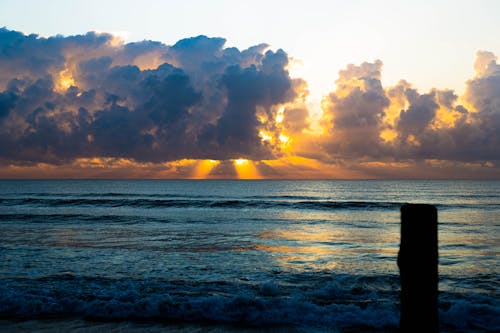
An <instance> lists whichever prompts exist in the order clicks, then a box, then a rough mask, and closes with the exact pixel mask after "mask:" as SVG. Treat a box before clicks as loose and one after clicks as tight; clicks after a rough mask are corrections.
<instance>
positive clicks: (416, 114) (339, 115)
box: [318, 51, 500, 167]
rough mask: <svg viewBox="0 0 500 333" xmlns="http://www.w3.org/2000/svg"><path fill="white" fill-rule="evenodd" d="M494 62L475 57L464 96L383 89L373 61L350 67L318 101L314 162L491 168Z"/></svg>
mask: <svg viewBox="0 0 500 333" xmlns="http://www.w3.org/2000/svg"><path fill="white" fill-rule="evenodd" d="M496 59H497V58H496V56H495V55H494V54H492V53H491V52H485V51H480V52H478V53H477V60H476V62H475V65H474V68H475V70H476V76H475V77H474V78H472V79H470V80H469V81H468V82H467V89H466V92H465V94H464V96H458V95H456V94H455V92H453V91H451V90H439V89H432V90H431V91H429V92H427V93H420V92H419V91H418V90H417V89H415V88H412V86H411V84H409V83H408V82H406V81H404V80H402V81H400V82H399V83H398V84H397V85H396V86H394V87H388V88H385V87H382V84H381V80H380V79H381V66H382V63H381V62H380V61H375V62H374V63H363V64H361V65H360V66H355V65H349V66H348V67H347V69H345V70H342V71H340V72H339V79H338V80H337V81H336V83H337V88H336V90H335V91H333V92H331V93H330V94H329V96H328V97H327V98H326V99H325V103H324V107H323V111H324V114H323V126H324V129H325V132H326V135H324V136H322V137H321V138H320V141H321V142H322V149H321V152H320V154H318V156H320V158H321V159H323V160H325V161H343V163H350V164H351V165H353V164H355V163H365V162H369V161H382V162H384V161H385V162H387V163H389V162H391V161H414V162H417V161H421V162H425V161H450V162H453V161H455V162H461V163H475V164H474V165H475V166H476V167H477V163H479V164H481V163H482V164H483V165H485V166H488V167H491V166H492V165H497V166H498V165H499V163H500V151H499V150H498V146H499V145H500V65H498V64H497V63H496ZM429 163H430V162H429ZM434 164H435V165H436V163H434ZM445 164H446V163H443V164H442V165H445ZM446 165H447V166H450V165H452V163H447V164H446Z"/></svg>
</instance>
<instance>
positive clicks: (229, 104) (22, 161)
mask: <svg viewBox="0 0 500 333" xmlns="http://www.w3.org/2000/svg"><path fill="white" fill-rule="evenodd" d="M257 1H259V0H257ZM355 3H357V2H355ZM376 3H377V2H368V1H361V2H360V3H359V4H354V3H352V4H351V3H349V4H345V3H343V6H344V7H345V8H344V7H343V8H344V10H346V11H347V12H349V13H351V16H353V17H359V18H360V21H359V22H357V23H356V24H354V23H353V22H351V21H345V19H344V18H343V17H336V20H337V21H338V22H339V23H338V24H341V23H340V22H342V24H343V26H344V27H347V28H348V30H345V29H343V31H349V33H348V34H347V35H349V36H340V35H341V34H338V33H337V30H336V29H337V26H331V25H330V23H328V22H333V21H332V20H330V19H329V18H326V17H323V15H325V13H331V15H334V13H336V12H337V10H333V7H335V6H336V5H338V4H339V3H338V2H336V1H333V2H332V3H331V4H330V2H328V5H327V4H326V3H321V6H319V7H325V8H323V10H320V11H317V10H316V9H315V8H309V9H307V10H305V11H306V12H308V11H312V12H314V13H315V14H314V15H313V16H308V15H302V14H303V13H302V12H296V10H297V9H296V8H295V7H296V6H287V8H286V9H285V8H280V10H284V11H285V12H287V11H290V14H291V15H292V17H293V15H298V14H300V17H301V19H303V20H305V21H307V20H311V18H312V17H318V19H315V20H313V21H311V22H314V23H318V27H315V24H310V25H308V24H303V26H304V27H303V29H305V30H304V31H295V30H294V29H297V28H296V27H295V25H294V26H289V27H288V28H287V29H288V30H289V29H292V28H293V29H292V30H293V31H295V32H296V39H295V40H294V41H293V43H291V41H290V40H289V36H291V35H293V33H291V31H288V30H287V34H286V36H285V35H283V36H281V37H279V38H278V39H276V40H271V41H266V40H260V39H259V40H255V41H252V42H251V43H250V44H248V45H246V44H245V43H243V44H242V45H244V46H243V47H242V46H241V44H238V45H240V46H239V47H235V46H234V43H237V42H238V41H239V39H238V38H239V37H240V36H239V35H232V34H231V31H228V30H226V31H222V30H221V31H220V32H219V31H216V32H211V33H209V32H210V31H207V35H208V36H207V35H202V34H200V32H203V31H202V30H199V31H198V30H197V33H196V34H195V33H193V34H192V36H193V37H189V36H182V37H179V38H178V39H172V38H174V37H175V36H177V35H175V34H172V35H168V34H166V35H165V36H164V37H162V38H159V39H151V40H149V39H148V37H147V36H149V35H144V36H139V37H138V36H137V35H136V34H137V32H136V31H135V30H134V29H131V28H132V26H130V29H129V28H127V27H122V26H114V27H112V28H111V29H109V30H103V29H101V28H102V27H94V28H92V29H88V30H87V31H88V32H87V31H79V32H77V33H73V34H72V33H69V32H66V30H64V29H63V28H64V26H63V25H61V26H60V28H61V29H63V30H62V31H61V33H56V34H54V36H52V35H50V34H46V33H42V34H41V35H36V34H30V33H27V32H21V31H16V30H15V27H14V28H11V27H5V28H2V29H0V40H1V41H2V43H4V44H2V46H0V48H2V49H5V50H4V53H2V54H4V55H5V56H4V57H2V58H1V59H0V68H1V69H2V70H1V72H0V142H2V144H1V145H0V177H3V178H12V177H20V178H24V177H35V178H46V177H56V178H57V177H65V178H71V177H76V178H80V177H81V178H87V177H90V178H93V177H97V178H106V177H109V178H114V177H118V178H120V177H126V178H169V179H170V178H182V179H184V178H187V179H206V178H208V179H215V178H221V179H224V178H228V179H235V178H237V179H269V178H278V179H286V178H290V179H297V178H306V179H310V178H406V177H410V178H414V177H416V178H427V177H431V178H447V177H450V176H452V177H459V178H498V177H500V164H499V163H500V155H499V153H498V146H499V145H500V135H499V133H500V130H499V128H500V124H499V122H498V114H500V107H499V105H500V101H499V96H500V94H499V86H498V82H499V77H500V64H499V62H498V54H500V49H498V47H495V45H497V44H494V43H493V44H492V43H491V38H489V37H488V36H485V35H486V34H478V33H476V35H475V40H477V43H474V45H475V46H474V48H472V46H470V47H467V48H464V47H462V48H457V50H456V51H454V52H453V54H452V55H450V54H448V53H446V52H447V50H443V49H439V50H436V51H433V52H431V53H430V54H428V53H427V52H428V51H429V50H432V49H433V48H432V47H431V46H432V45H431V44H429V43H431V41H426V40H422V39H418V38H417V39H415V40H414V41H413V42H414V43H417V44H418V45H420V47H418V48H417V49H418V50H419V52H421V54H418V52H416V51H415V50H413V51H414V52H413V53H409V52H408V51H407V50H410V49H411V47H413V46H410V45H407V44H405V43H407V40H408V38H407V36H408V35H411V36H414V37H415V36H417V35H418V36H420V35H419V34H417V35H416V34H415V33H416V31H414V28H412V27H410V26H404V24H400V25H399V26H400V28H398V29H397V30H398V31H393V30H394V29H392V30H391V29H389V30H390V31H389V30H388V27H386V26H385V25H382V24H380V22H382V21H383V22H392V21H397V22H400V23H405V22H406V21H409V22H420V21H421V20H417V18H419V17H420V15H424V13H426V15H425V17H426V19H429V20H430V22H433V23H434V24H435V25H436V26H437V27H440V28H441V29H448V26H447V25H445V26H442V24H443V22H442V17H439V20H437V19H438V18H437V17H434V16H433V14H432V15H431V14H429V13H431V12H433V11H428V10H423V9H425V8H427V9H429V8H428V4H421V5H414V6H413V5H412V6H411V7H412V8H413V9H414V11H406V10H403V11H402V12H404V13H406V14H407V15H406V16H405V17H406V18H405V21H404V22H403V21H401V18H400V15H397V14H398V13H401V12H400V10H402V8H400V7H401V6H402V5H401V4H400V3H399V2H398V3H396V2H394V3H393V5H394V6H388V7H387V8H391V10H390V11H387V12H384V13H380V11H379V10H378V9H379V8H378V7H377V5H376ZM32 5H33V6H35V7H36V6H38V4H37V3H36V2H33V4H32ZM59 5H60V6H62V7H63V6H66V5H65V4H64V5H63V4H62V3H61V4H59ZM219 5H220V4H211V5H210V6H219ZM266 5H267V6H271V7H272V6H277V4H275V3H272V4H266ZM316 5H318V4H316ZM2 6H4V7H5V12H8V10H9V8H11V7H9V6H13V7H12V8H14V7H16V6H18V4H17V3H11V4H10V5H9V6H7V5H4V4H0V7H2ZM103 6H107V5H103ZM155 6H156V4H155ZM158 6H160V5H159V4H158ZM161 6H163V5H161ZM201 6H202V7H203V8H205V10H206V11H207V12H209V11H210V6H209V5H208V4H205V3H203V4H202V5H201ZM332 6H333V7H332ZM453 6H457V8H458V7H461V6H466V5H465V4H463V3H460V4H458V3H457V2H454V3H453ZM453 6H445V7H443V8H446V10H448V9H449V10H458V9H456V8H454V7H453ZM62 7H61V8H62ZM319 7H318V8H319ZM327 7H328V8H330V9H331V10H328V8H327ZM403 7H404V6H403ZM452 7H453V8H452ZM466 7H467V8H468V10H467V11H466V12H468V13H473V12H474V11H478V10H479V9H478V7H481V6H472V7H470V6H469V5H467V6H466ZM398 8H399V9H398ZM247 10H248V11H252V10H253V9H251V8H247ZM421 10H423V11H421ZM443 10H444V9H443ZM375 12H376V13H379V15H388V17H386V18H385V19H384V20H374V15H368V13H375ZM489 12H494V10H491V11H489ZM30 13H31V11H30ZM410 13H411V15H410ZM184 14H186V13H184ZM192 14H193V15H197V14H196V13H192ZM234 14H235V13H233V15H234ZM259 15H264V16H266V15H270V13H267V12H266V13H260V14H259ZM136 16H137V18H138V17H139V16H140V15H136ZM389 17H390V19H389ZM319 18H321V19H319ZM361 18H363V19H361ZM109 19H110V20H111V19H112V18H109ZM228 19H232V18H230V17H224V18H221V20H228ZM470 19H471V20H475V19H476V18H474V17H471V18H470ZM433 20H435V21H433ZM485 20H486V21H485ZM485 20H479V21H476V24H480V22H483V21H484V22H489V21H488V20H489V19H485ZM129 21H131V20H129ZM188 21H189V22H195V21H193V20H188ZM337 21H335V22H337ZM269 22H273V20H269ZM361 22H363V23H361ZM369 22H371V23H370V24H369ZM132 23H133V22H130V24H132ZM456 23H457V22H454V21H453V22H451V23H450V24H456ZM490 23H491V24H497V20H495V21H491V22H490ZM151 24H153V22H151ZM165 24H168V22H166V23H165ZM193 24H194V23H193ZM485 24H486V23H485ZM210 26H211V25H210ZM309 26H310V27H309ZM368 26H369V27H370V29H369V31H367V30H366V27H368ZM133 27H134V28H136V29H138V30H139V31H142V30H141V29H139V27H138V26H137V25H134V26H133ZM274 27H275V28H281V27H277V26H274ZM320 27H321V29H320ZM454 27H455V29H459V28H460V29H465V28H464V27H463V25H460V26H454ZM171 28H172V27H171ZM185 28H186V27H185ZM219 28H220V27H219ZM253 28H255V29H260V27H255V26H253ZM234 29H239V26H234ZM322 29H323V30H322ZM426 29H427V28H426ZM469 29H472V30H474V29H476V28H475V27H469ZM174 30H175V29H174ZM272 30H273V29H266V31H267V32H269V31H272ZM399 30H401V31H407V32H408V34H404V33H402V32H401V33H402V35H401V36H400V35H399V34H400V32H399ZM483 30H484V31H491V30H492V29H490V28H488V29H480V31H483ZM107 31H109V32H107ZM322 31H323V32H322ZM443 31H444V30H443ZM446 31H448V30H446ZM474 31H475V30H474ZM326 32H328V33H327V35H324V34H325V33H326ZM389 32H390V34H389ZM410 32H411V34H410ZM452 32H453V33H455V32H454V31H448V33H452ZM183 33H184V32H183ZM225 33H228V34H229V35H230V37H228V39H226V38H225V36H224V35H225ZM240 33H241V31H240ZM252 35H253V36H258V35H255V34H252ZM215 36H220V37H215ZM241 36H243V34H241ZM266 36H267V35H266V34H264V35H263V37H264V38H265V37H266ZM269 36H272V35H269ZM321 36H323V37H321ZM326 36H328V40H330V39H331V42H328V43H326V42H325V41H326V40H327V38H326ZM384 36H391V37H390V38H391V42H390V43H388V44H384V42H383V41H384V40H386V39H385V37H384ZM241 38H243V37H241ZM245 38H246V37H245ZM280 38H281V39H282V40H283V41H284V42H285V44H284V45H283V46H282V45H281V44H280ZM387 38H389V37H387ZM401 38H402V39H401ZM429 38H430V37H429ZM460 38H468V37H466V36H464V34H460ZM353 40H356V43H353V42H352V41H353ZM266 42H272V44H267V43H266ZM290 43H291V44H290ZM311 43H314V45H313V44H311ZM403 44H404V45H405V48H404V52H403V51H401V50H399V48H400V47H403V46H401V45H403ZM469 44H470V45H472V42H470V41H469ZM424 45H425V46H427V48H425V47H424ZM281 47H283V48H281ZM450 49H453V48H450ZM462 53H463V54H462ZM395 54H399V55H401V54H404V55H405V56H404V57H400V56H398V57H396V58H395ZM430 55H432V57H431V56H430ZM459 57H460V59H462V58H466V59H468V60H467V62H465V61H464V60H460V61H459V60H458V59H459ZM443 59H444V60H443ZM446 59H448V60H446ZM451 59H455V60H454V61H455V62H453V61H451ZM339 61H342V62H341V63H339ZM437 61H441V62H439V66H438V63H437ZM443 61H444V63H443ZM401 66H403V67H401ZM445 66H452V68H453V72H454V73H455V72H458V71H460V72H461V73H462V74H461V78H460V81H458V80H456V79H455V81H453V82H454V83H453V84H450V85H448V84H443V82H448V81H447V79H446V78H445V76H446V75H451V74H449V72H447V71H446V68H448V67H446V68H445ZM397 69H399V73H398V71H397ZM403 69H404V70H403ZM435 73H442V76H443V80H441V77H436V75H435ZM464 73H465V74H464ZM420 75H422V76H425V78H424V79H422V77H420ZM440 75H441V74H440ZM428 78H434V80H435V84H430V82H428ZM424 81H425V82H426V83H425V84H423V83H422V82H424ZM430 161H439V164H436V163H435V162H432V163H431V162H430ZM437 165H439V167H437ZM403 166H404V167H403Z"/></svg>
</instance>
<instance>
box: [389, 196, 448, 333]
mask: <svg viewBox="0 0 500 333" xmlns="http://www.w3.org/2000/svg"><path fill="white" fill-rule="evenodd" d="M398 266H399V274H400V279H401V316H400V331H401V332H438V330H439V322H438V232H437V209H436V207H434V206H432V205H424V204H405V205H403V206H402V207H401V244H400V248H399V254H398Z"/></svg>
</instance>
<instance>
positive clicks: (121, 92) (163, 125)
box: [0, 28, 298, 164]
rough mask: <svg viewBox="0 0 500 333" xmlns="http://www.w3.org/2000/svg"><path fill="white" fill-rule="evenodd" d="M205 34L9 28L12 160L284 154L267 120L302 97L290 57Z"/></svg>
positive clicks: (6, 79)
mask: <svg viewBox="0 0 500 333" xmlns="http://www.w3.org/2000/svg"><path fill="white" fill-rule="evenodd" d="M224 44H225V40H224V39H222V38H209V37H205V36H198V37H194V38H188V39H184V40H181V41H179V42H177V43H176V44H175V45H173V46H168V45H164V44H162V43H158V42H151V41H144V42H138V43H129V44H123V42H120V40H117V39H116V37H114V36H112V35H110V34H98V33H94V32H89V33H87V34H85V35H77V36H69V37H62V36H56V37H50V38H39V37H38V36H36V35H29V36H26V35H24V34H22V33H19V32H16V31H10V30H7V29H6V28H2V29H0V69H1V70H0V73H1V74H0V122H1V123H0V139H1V141H2V143H1V144H0V146H1V148H2V149H1V151H0V160H1V161H3V163H11V164H12V163H14V164H29V163H38V162H44V163H53V164H58V163H68V162H70V161H71V160H74V159H77V158H90V157H94V156H99V157H111V158H128V159H132V160H135V161H139V162H163V161H173V160H179V159H184V158H192V159H201V158H211V159H233V158H248V159H262V158H273V157H274V156H275V155H274V154H275V153H276V152H277V151H279V147H276V146H272V145H271V144H270V143H265V142H262V140H261V138H260V136H259V129H260V128H261V127H263V126H264V125H263V124H262V122H261V121H260V120H259V117H258V113H263V114H266V115H267V118H268V119H274V117H275V115H276V109H277V106H278V105H280V104H285V103H293V101H294V99H295V98H296V97H297V96H298V95H297V94H296V92H295V91H294V89H295V88H296V87H297V85H296V84H295V81H296V80H295V79H291V78H290V76H289V74H288V71H287V66H288V55H287V54H286V53H285V52H284V51H282V50H278V51H276V52H273V51H270V50H269V51H266V49H267V45H265V44H260V45H257V46H254V47H251V48H249V49H246V50H243V51H240V50H238V49H236V48H224Z"/></svg>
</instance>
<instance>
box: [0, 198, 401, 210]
mask: <svg viewBox="0 0 500 333" xmlns="http://www.w3.org/2000/svg"><path fill="white" fill-rule="evenodd" d="M0 204H1V205H3V206H25V205H28V206H34V207H75V206H84V207H87V206H92V207H131V208H235V209H242V208H260V209H276V208H283V209H310V210H339V209H357V208H359V209H364V210H387V209H399V207H400V206H401V205H402V204H403V203H401V202H378V201H323V200H316V201H315V200H254V199H250V200H246V199H244V200H241V199H225V200H224V199H215V198H214V199H148V198H140V199H131V198H95V199H90V198H37V197H29V198H0Z"/></svg>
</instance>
